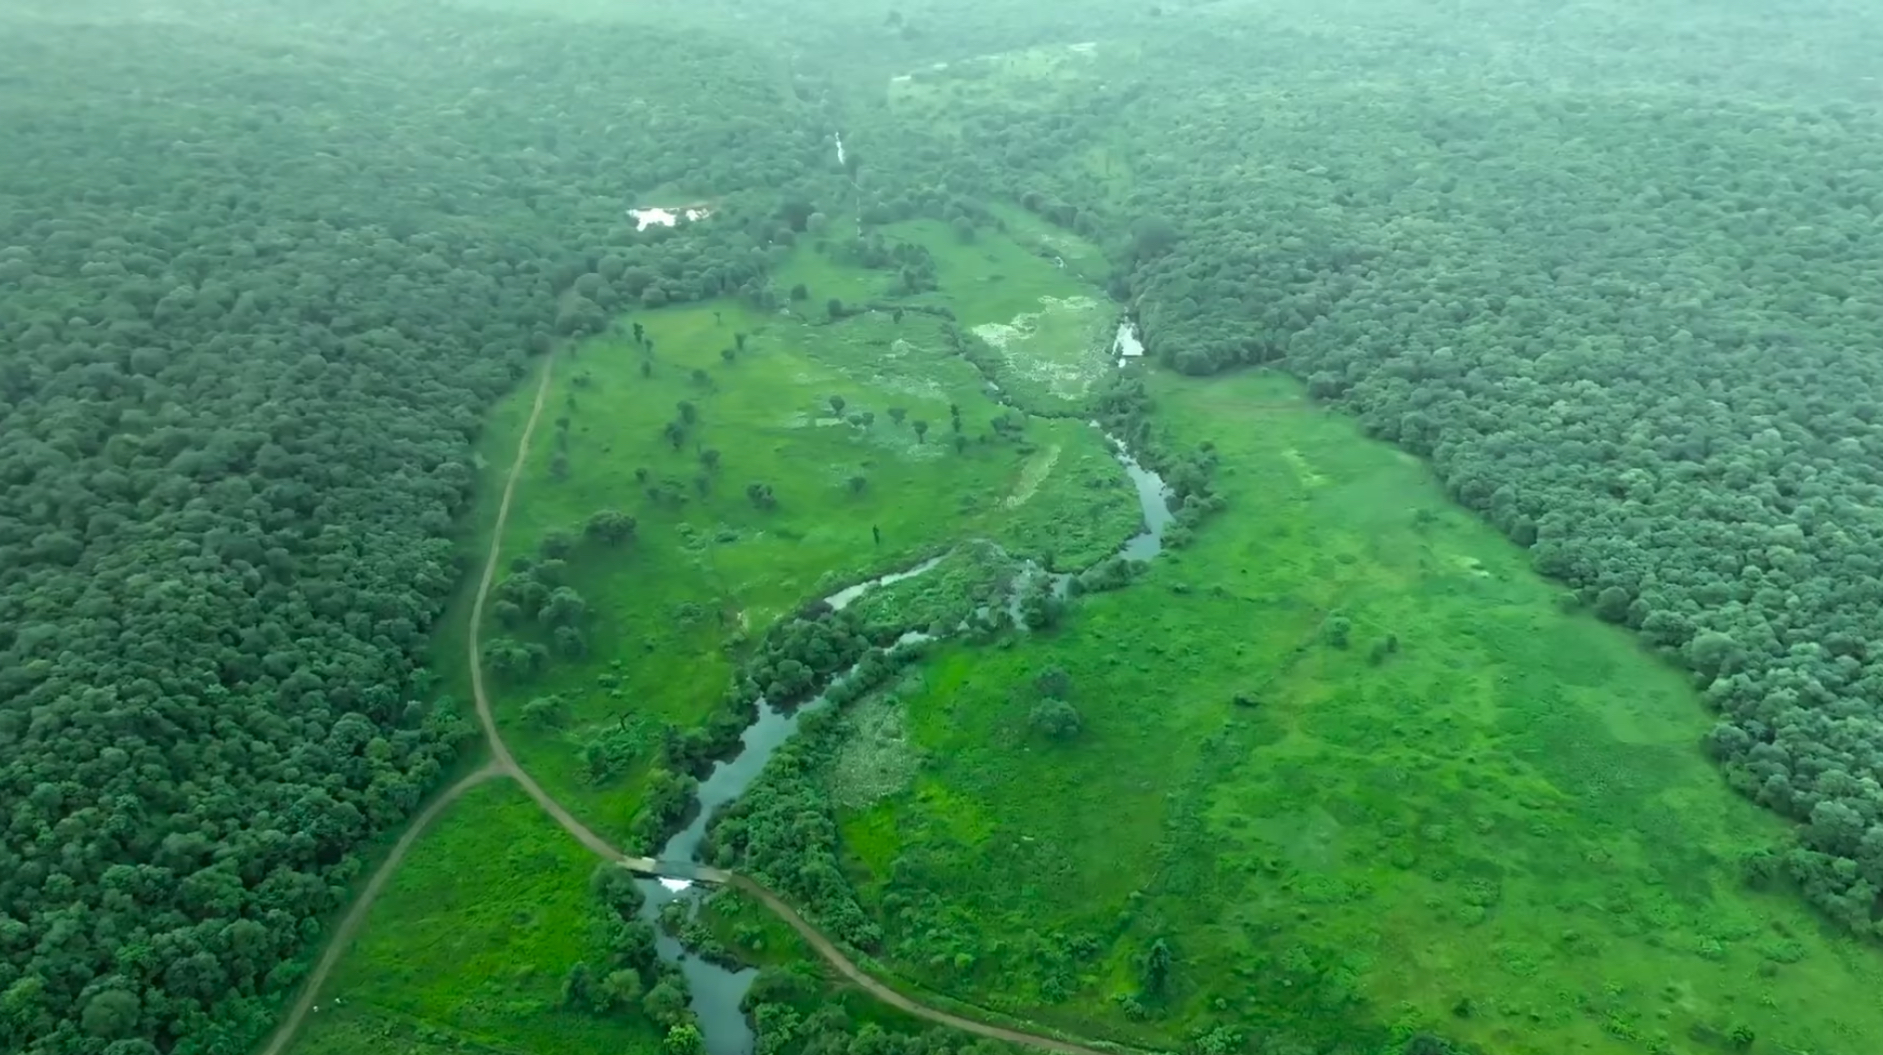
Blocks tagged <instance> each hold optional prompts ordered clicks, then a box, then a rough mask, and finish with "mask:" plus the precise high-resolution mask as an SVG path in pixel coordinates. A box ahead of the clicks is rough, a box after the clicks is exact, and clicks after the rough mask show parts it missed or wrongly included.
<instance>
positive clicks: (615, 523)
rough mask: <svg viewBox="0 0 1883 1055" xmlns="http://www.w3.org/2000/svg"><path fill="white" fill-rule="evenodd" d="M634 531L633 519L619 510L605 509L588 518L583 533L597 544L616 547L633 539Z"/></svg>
mask: <svg viewBox="0 0 1883 1055" xmlns="http://www.w3.org/2000/svg"><path fill="white" fill-rule="evenodd" d="M634 530H635V520H634V518H633V517H631V516H629V515H627V514H626V513H623V512H621V511H620V510H619V509H603V510H599V511H597V512H596V513H595V514H594V515H592V516H590V517H589V518H588V524H587V525H586V526H584V527H583V529H582V532H583V534H585V535H587V536H588V537H589V538H591V539H594V540H595V541H597V542H603V543H606V544H608V545H610V546H615V545H619V544H621V543H622V542H626V541H628V540H629V539H632V538H633V537H634Z"/></svg>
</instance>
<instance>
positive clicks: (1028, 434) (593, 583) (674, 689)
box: [490, 243, 1139, 836]
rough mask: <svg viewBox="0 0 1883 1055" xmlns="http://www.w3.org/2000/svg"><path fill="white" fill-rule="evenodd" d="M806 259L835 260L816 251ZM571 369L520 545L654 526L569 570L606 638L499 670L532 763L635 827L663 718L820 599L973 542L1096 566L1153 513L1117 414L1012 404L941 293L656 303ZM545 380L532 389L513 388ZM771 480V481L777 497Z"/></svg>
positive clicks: (726, 678) (977, 295) (1021, 264)
mask: <svg viewBox="0 0 1883 1055" xmlns="http://www.w3.org/2000/svg"><path fill="white" fill-rule="evenodd" d="M1008 244H1009V245H1011V243H1008ZM965 248H968V249H974V250H976V251H978V250H979V249H980V248H981V247H980V246H978V245H977V246H973V247H965ZM798 255H799V256H800V257H818V258H819V259H821V256H820V255H819V254H818V253H817V251H816V250H815V249H813V248H811V247H808V246H807V247H804V248H802V249H801V250H800V251H799V254H798ZM1011 255H1012V260H1011V266H1012V268H1013V269H1015V270H1018V269H1021V268H1030V269H1032V270H1033V271H1034V272H1038V273H1046V274H1047V275H1048V280H1049V281H1058V272H1057V269H1055V268H1053V267H1052V265H1051V264H1050V263H1049V262H1047V261H1044V260H1042V259H1040V258H1038V257H1036V256H1032V255H1029V254H1026V253H1024V252H1022V251H1019V250H1017V249H1014V250H1011ZM941 259H946V257H945V256H944V257H942V258H941ZM805 266H806V267H810V266H812V265H805ZM816 266H822V267H826V268H827V269H828V268H829V264H828V262H827V261H825V262H824V263H823V264H819V265H816ZM961 270H963V269H962V268H961V267H959V266H957V265H949V266H948V267H946V268H944V269H943V273H944V275H951V274H954V273H955V272H956V271H961ZM951 282H952V280H949V279H944V285H943V287H942V294H941V295H942V296H944V297H946V298H947V299H949V301H950V304H951V306H955V305H957V304H958V305H959V306H958V307H956V311H957V314H958V315H959V316H961V317H963V318H975V317H982V316H985V315H987V314H989V313H992V312H1002V311H1006V310H1007V309H1008V305H1007V304H1006V303H1004V302H993V303H992V305H991V306H990V304H989V303H988V297H986V296H985V295H984V294H985V292H986V290H985V289H983V287H978V286H968V285H967V283H966V282H965V281H961V282H952V285H951ZM1043 284H1045V283H1043V282H1039V281H1037V277H1036V281H1035V283H1034V285H1043ZM956 287H963V288H964V291H963V292H961V293H959V294H955V293H952V292H951V289H953V288H956ZM1002 295H1003V296H1011V295H1012V294H1011V293H1010V292H1008V291H1006V290H1005V289H1004V287H1003V288H1002ZM928 296H930V297H933V296H936V295H934V294H930V295H928ZM633 323H639V324H640V325H641V326H642V327H643V332H644V340H642V341H636V340H635V339H634V336H633V331H632V329H631V328H630V327H631V325H632V324H633ZM963 339H967V340H971V339H972V338H963ZM551 384H552V388H551V392H550V396H549V400H548V403H547V409H546V410H545V412H544V419H545V420H544V421H543V422H542V423H541V424H540V425H539V431H538V433H537V437H536V441H535V443H534V445H533V447H532V450H531V453H530V457H529V460H528V462H527V464H526V467H525V471H524V474H523V476H522V477H521V479H520V481H519V484H518V490H517V498H516V505H515V508H514V510H513V512H512V515H511V521H510V524H509V527H508V531H507V533H506V536H505V539H504V552H505V554H506V555H507V556H514V555H530V554H534V553H535V552H537V550H538V549H539V547H540V546H541V544H542V541H543V539H544V538H545V537H548V536H550V535H552V534H553V533H555V532H565V533H568V534H570V535H573V536H575V537H577V538H580V536H581V533H582V528H583V525H584V524H585V523H586V522H587V520H588V519H589V517H591V516H592V515H593V514H594V513H596V512H598V511H600V510H604V509H617V510H620V511H622V512H625V513H627V514H628V515H630V516H632V517H634V519H635V521H636V529H635V532H634V538H633V539H632V540H630V541H627V542H623V543H621V544H620V545H617V546H608V545H604V544H601V543H596V542H588V541H583V542H580V543H579V544H578V545H577V546H576V547H575V550H574V552H573V553H572V554H571V556H570V557H569V558H568V566H567V569H566V572H565V578H566V580H567V582H568V583H569V584H570V585H571V586H573V587H575V588H576V589H577V590H578V591H579V592H580V593H581V595H582V597H583V599H584V600H585V601H586V602H587V606H588V613H589V614H588V618H587V621H586V625H585V627H584V634H585V636H586V639H587V641H588V653H587V655H586V656H584V657H582V658H579V659H561V658H558V659H556V660H554V661H552V662H551V663H550V664H549V666H548V668H547V670H546V671H545V672H544V673H542V674H541V675H539V676H537V677H534V678H531V679H528V680H526V681H523V682H519V683H515V684H506V685H500V686H499V687H498V699H497V700H496V704H497V709H498V712H499V715H500V721H501V722H502V724H503V727H504V729H505V736H506V739H509V740H510V741H511V743H512V745H513V747H514V748H515V749H516V751H517V753H518V757H519V758H520V759H521V760H522V761H523V763H524V764H525V765H526V766H527V767H528V768H529V769H530V770H531V772H532V773H534V774H535V775H536V776H537V777H538V779H539V780H542V781H543V782H544V784H545V786H546V787H549V788H550V789H552V791H553V792H554V793H555V794H557V795H558V796H559V797H562V798H564V799H565V800H566V801H569V802H570V803H572V804H573V805H574V808H578V809H579V811H580V812H581V813H582V815H583V816H584V817H585V819H587V820H588V821H589V822H590V823H591V824H596V825H598V827H599V830H602V831H604V832H611V833H613V834H614V835H616V836H620V835H622V834H623V833H624V832H625V831H626V829H627V827H628V825H629V823H630V822H631V821H632V819H633V817H634V814H635V811H636V810H637V809H638V806H639V801H640V798H639V796H638V794H636V793H635V792H634V791H633V790H632V789H634V788H636V787H637V786H638V783H637V782H638V781H639V779H641V776H642V774H644V772H645V763H646V761H647V760H648V759H649V758H650V757H651V756H652V753H653V747H654V745H655V743H656V742H657V741H656V737H657V736H658V735H659V728H660V726H661V725H662V724H663V723H671V724H673V725H675V726H677V727H679V728H682V729H684V728H689V727H691V726H694V725H697V724H698V723H699V722H701V721H702V720H703V719H704V717H705V716H706V715H707V714H708V713H710V712H711V710H712V709H713V708H714V707H715V706H716V705H717V704H718V703H719V701H720V699H721V698H722V697H723V695H724V693H725V691H726V689H727V687H728V684H729V682H730V679H731V678H732V676H733V674H734V671H735V670H736V668H737V664H738V662H739V661H740V659H741V657H742V656H743V655H744V653H745V649H746V647H747V646H748V645H749V644H750V643H751V642H752V641H754V640H755V639H756V638H757V637H758V636H759V635H761V634H762V633H764V631H765V630H766V629H767V628H768V627H770V626H771V625H773V624H774V623H775V622H776V621H777V620H779V619H780V618H782V617H784V616H787V615H788V614H789V613H791V612H792V611H794V610H796V609H797V608H798V607H799V606H800V605H802V604H804V603H805V602H807V601H810V600H812V599H814V598H816V597H820V596H823V595H826V594H828V593H830V592H832V591H833V590H835V589H836V588H838V587H840V586H842V585H845V584H846V583H849V582H854V581H856V580H858V579H861V578H865V577H867V576H869V575H873V574H877V573H880V572H884V571H889V570H893V569H896V568H900V567H904V566H907V565H910V564H913V563H915V562H916V561H918V560H920V559H921V558H922V557H924V556H927V555H930V554H933V553H937V552H940V551H942V550H944V549H946V548H947V547H949V546H952V545H955V544H957V543H959V542H962V541H964V540H967V539H971V538H988V539H992V540H994V541H997V542H1000V543H1002V544H1003V545H1006V546H1007V547H1009V548H1010V549H1012V550H1013V551H1015V552H1016V553H1019V554H1022V555H1027V556H1033V557H1038V558H1046V559H1050V560H1051V561H1052V562H1053V563H1054V564H1055V565H1058V566H1066V567H1080V566H1084V565H1086V564H1090V563H1092V562H1094V561H1097V560H1099V559H1101V558H1102V557H1104V556H1106V555H1108V554H1109V553H1111V552H1112V551H1113V550H1114V549H1115V548H1116V546H1117V545H1118V544H1119V542H1120V541H1121V540H1123V539H1124V538H1126V537H1128V536H1129V535H1131V534H1132V533H1133V532H1134V531H1135V530H1136V527H1137V525H1138V522H1139V513H1138V510H1137V507H1136V504H1135V501H1134V499H1133V497H1132V492H1131V491H1130V490H1129V486H1128V483H1127V481H1126V480H1125V477H1124V475H1123V472H1122V470H1121V469H1120V468H1119V466H1118V465H1117V463H1116V462H1115V460H1113V459H1112V457H1111V456H1110V454H1109V453H1108V452H1107V451H1106V449H1105V446H1104V444H1103V441H1102V439H1101V437H1100V436H1099V435H1098V434H1097V432H1096V431H1095V430H1093V429H1092V428H1090V427H1089V426H1087V425H1085V424H1084V423H1083V422H1080V421H1076V420H1070V419H1043V418H1028V417H1026V416H1025V415H1021V414H1018V413H1017V412H1013V411H1011V410H1010V409H1009V408H1007V407H1005V406H1003V405H1001V404H999V403H997V402H995V401H994V399H993V398H992V397H991V396H990V394H989V391H988V389H987V386H986V383H985V380H984V378H983V377H982V376H981V375H980V373H979V372H978V371H977V369H976V368H975V367H974V366H973V365H972V364H971V363H969V362H968V361H967V360H966V359H965V358H963V357H962V355H961V354H960V352H959V351H958V350H957V345H956V343H955V339H954V338H953V337H951V335H950V332H949V324H948V323H947V322H945V321H944V320H942V319H941V318H939V317H937V316H934V315H930V314H926V313H922V312H917V311H909V312H907V313H905V314H904V315H903V316H902V317H901V318H900V319H896V318H895V317H894V316H893V315H892V314H891V313H889V312H886V311H874V312H864V313H860V314H855V315H849V316H846V317H843V318H840V319H836V320H822V319H820V320H814V321H811V320H804V319H800V318H796V317H793V316H791V315H788V314H759V313H757V312H755V311H753V310H751V309H749V308H747V307H745V306H742V305H740V304H737V303H733V302H713V303H706V304H700V305H691V306H685V307H677V308H672V309H667V310H662V311H652V312H644V313H640V314H637V315H635V316H633V317H632V322H628V321H624V322H622V323H621V324H619V325H618V326H617V327H616V333H615V334H614V335H612V336H608V337H603V338H597V339H594V340H591V341H588V342H585V343H584V344H582V345H581V346H580V347H579V348H574V349H570V350H569V351H567V352H565V353H563V355H562V357H561V358H560V360H559V362H558V364H557V369H556V374H555V376H554V378H553V379H552V382H551ZM529 398H532V393H531V392H530V391H528V390H527V387H525V388H520V389H519V390H518V392H517V394H516V395H515V396H514V397H513V399H514V401H519V402H522V401H527V400H528V399H529ZM955 411H958V412H959V421H960V427H959V430H958V435H957V429H956V427H955V425H954V420H955V419H954V412H955ZM997 419H999V422H1000V423H999V424H997ZM669 426H672V427H671V428H669ZM924 429H925V430H926V431H925V432H924V431H923V430H924ZM1003 429H1004V430H1006V431H1005V433H1004V434H1003V432H1002V430H1003ZM754 485H762V486H763V487H764V488H766V489H768V492H769V495H770V497H769V498H768V499H766V500H763V501H755V500H754V498H753V497H752V494H751V493H750V488H752V487H753V486H754ZM498 632H501V631H500V630H499V629H497V628H492V629H491V630H490V633H498ZM551 695H553V696H555V697H557V698H559V699H560V700H561V701H562V702H563V705H564V718H563V720H562V721H561V722H559V723H558V724H557V725H556V726H555V727H551V728H544V727H542V726H541V724H540V723H531V722H528V721H526V720H525V719H524V715H523V714H522V708H523V706H524V705H525V704H526V703H528V702H529V701H530V700H532V699H535V698H539V697H546V696H551ZM603 740H605V741H607V742H608V744H609V745H610V748H609V749H610V750H612V751H615V752H617V753H619V754H623V755H626V756H628V757H630V758H631V759H632V761H630V762H629V763H628V764H627V765H626V766H625V767H623V768H620V769H618V770H617V771H615V772H611V773H608V774H607V775H606V776H605V778H602V779H598V778H597V773H596V771H595V770H593V769H592V768H591V767H590V765H589V763H588V761H587V759H588V758H589V757H590V755H592V753H593V751H592V749H591V748H590V745H592V744H595V743H597V742H599V741H603Z"/></svg>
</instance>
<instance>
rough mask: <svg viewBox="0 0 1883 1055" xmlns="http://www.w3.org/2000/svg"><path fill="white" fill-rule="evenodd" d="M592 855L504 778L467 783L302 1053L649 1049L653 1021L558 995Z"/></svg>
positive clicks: (583, 911)
mask: <svg viewBox="0 0 1883 1055" xmlns="http://www.w3.org/2000/svg"><path fill="white" fill-rule="evenodd" d="M595 863H596V862H595V858H594V857H593V856H592V855H591V854H590V853H589V852H588V851H587V850H586V849H584V848H583V847H582V846H581V845H580V844H578V843H577V842H575V841H574V840H573V839H571V838H569V837H568V836H567V835H566V834H564V833H563V832H562V831H561V830H560V829H559V828H557V827H555V825H554V824H553V822H551V821H550V820H549V819H548V818H547V817H545V816H544V815H543V814H542V812H541V811H540V810H539V809H538V808H537V807H536V804H535V803H533V802H531V801H530V800H529V798H527V797H526V796H525V795H524V794H523V793H522V791H521V790H519V789H518V788H517V787H516V786H515V785H514V784H512V783H509V782H501V783H495V784H486V785H483V786H481V787H478V788H474V789H472V790H471V791H470V792H468V793H466V795H465V797H464V798H463V799H462V800H461V801H459V802H457V803H455V804H454V805H453V806H452V807H451V808H450V809H449V810H448V811H447V812H446V813H445V815H444V816H443V817H442V818H440V819H439V821H438V824H437V827H436V828H434V829H433V830H432V831H430V832H427V833H426V835H425V837H424V838H423V839H422V840H421V841H420V842H419V844H418V845H417V846H416V847H414V848H413V850H412V852H411V854H410V856H408V857H407V858H406V860H405V862H404V863H403V864H402V865H401V867H400V869H399V871H398V872H397V873H396V874H395V875H394V877H393V879H392V881H391V883H390V885H389V886H388V887H387V889H386V891H385V892H384V893H383V894H382V895H381V897H380V899H379V901H378V902H377V903H376V904H375V905H374V906H373V910H372V913H371V915H370V916H369V918H368V922H367V926H366V927H365V929H364V930H363V931H362V933H361V936H360V937H359V938H358V940H357V941H356V943H355V944H354V946H353V947H352V949H351V950H349V952H348V954H347V956H346V958H345V959H344V960H343V961H342V962H341V965H340V967H339V968H338V969H337V970H336V971H335V973H334V975H333V978H332V980H331V981H330V982H329V984H328V986H327V989H326V990H325V992H324V994H323V995H322V997H321V1008H322V1010H321V1011H320V1012H318V1013H316V1014H314V1015H312V1016H311V1017H310V1020H309V1021H310V1026H309V1028H308V1029H307V1031H306V1032H305V1033H304V1034H303V1035H302V1037H301V1039H300V1040H299V1041H297V1043H296V1046H295V1049H294V1050H295V1051H296V1053H297V1055H327V1053H330V1052H331V1053H335V1055H338V1053H341V1052H346V1053H348V1055H356V1053H362V1052H364V1053H372V1052H380V1051H384V1052H402V1053H403V1052H408V1051H421V1052H424V1051H430V1050H432V1049H434V1048H437V1049H440V1050H442V1049H443V1048H445V1047H447V1046H456V1045H458V1044H463V1045H465V1046H466V1047H468V1048H469V1049H470V1050H504V1051H516V1050H525V1051H530V1052H533V1053H535V1055H556V1053H558V1052H567V1053H569V1055H590V1053H593V1052H597V1051H611V1052H636V1051H652V1050H654V1049H655V1048H656V1047H657V1045H658V1043H659V1039H660V1030H659V1029H658V1028H657V1027H656V1026H654V1025H653V1024H652V1023H650V1022H647V1021H645V1020H642V1019H640V1018H639V1017H638V1012H630V1011H623V1012H618V1013H617V1014H616V1015H614V1016H612V1017H602V1016H598V1015H593V1014H588V1013H585V1012H577V1011H568V1010H564V1009H563V1008H562V1007H561V1006H560V1002H561V990H562V982H563V979H564V977H565V976H566V975H567V972H568V970H569V968H570V967H571V966H572V965H574V964H575V963H576V962H577V961H579V960H584V959H590V960H594V959H596V958H597V957H598V953H597V951H596V950H594V949H591V948H590V939H589V934H590V928H589V919H590V907H591V905H590V897H589V893H588V879H589V876H590V874H591V873H592V871H593V870H594V868H595Z"/></svg>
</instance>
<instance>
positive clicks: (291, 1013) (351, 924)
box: [262, 765, 504, 1055]
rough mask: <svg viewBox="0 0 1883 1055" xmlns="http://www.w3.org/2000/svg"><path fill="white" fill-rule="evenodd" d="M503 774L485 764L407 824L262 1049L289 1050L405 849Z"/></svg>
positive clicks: (274, 1053) (265, 1053)
mask: <svg viewBox="0 0 1883 1055" xmlns="http://www.w3.org/2000/svg"><path fill="white" fill-rule="evenodd" d="M503 775H504V770H503V769H501V768H499V767H497V766H495V765H488V766H485V767H484V768H482V769H480V770H478V771H477V772H475V773H472V774H471V775H470V776H468V777H465V778H464V779H463V780H460V781H458V782H457V783H456V784H453V785H451V786H450V787H449V788H446V789H445V793H444V794H442V795H440V796H438V797H437V798H436V799H434V800H432V804H431V805H429V806H427V807H425V811H424V812H423V813H420V814H419V815H418V816H417V817H415V818H413V820H412V823H411V824H409V825H407V826H406V829H405V834H404V835H401V836H399V841H398V842H396V843H393V844H392V852H391V853H389V854H387V855H386V859H385V860H384V861H381V862H380V863H379V868H378V869H377V870H376V871H374V872H373V877H372V878H371V879H368V880H367V881H366V889H365V890H362V891H360V896H359V897H357V898H354V899H353V907H352V908H350V909H348V910H347V914H346V917H345V918H344V919H342V920H341V921H340V927H339V929H338V930H335V931H334V932H333V937H331V938H329V939H327V947H326V948H325V949H324V950H322V951H321V954H320V962H319V963H317V964H315V965H314V971H313V973H312V974H309V975H308V976H307V981H306V983H305V984H303V985H302V986H301V995H300V996H298V997H296V998H295V1000H294V1006H293V1007H292V1008H289V1009H288V1017H286V1018H284V1019H282V1020H281V1025H280V1026H278V1027H276V1028H275V1032H274V1035H273V1036H270V1037H269V1038H268V1046H267V1047H265V1048H263V1049H262V1055H281V1053H282V1052H283V1051H286V1050H287V1048H288V1042H289V1041H291V1040H293V1039H294V1035H295V1034H296V1033H299V1032H300V1031H301V1022H302V1020H304V1019H305V1018H307V1014H308V1012H310V1011H312V1010H313V1009H314V1001H315V1000H316V999H318V998H319V996H320V987H321V986H323V985H325V984H327V976H328V975H329V974H332V973H333V969H334V967H335V966H336V965H338V964H339V963H340V954H341V953H344V952H346V950H347V946H348V945H350V944H352V942H353V936H354V935H355V934H357V933H359V929H360V926H361V924H364V923H365V922H366V913H367V910H369V909H371V908H372V907H373V902H374V901H376V900H378V898H379V894H380V891H382V890H384V889H385V888H386V881H387V880H389V879H391V878H392V873H393V872H394V871H395V870H397V869H398V867H399V862H400V861H403V860H404V859H405V852H406V851H407V850H410V849H411V848H412V844H413V843H415V842H418V837H419V836H420V835H423V834H424V833H425V829H427V828H429V827H431V823H432V822H433V821H435V820H437V819H438V815H439V814H441V813H443V812H444V811H445V807H446V806H449V805H451V804H452V803H454V802H456V801H458V799H459V798H461V797H462V796H463V795H464V793H465V792H467V791H469V790H471V789H472V788H474V787H476V786H477V785H479V784H482V783H483V782H484V781H486V780H490V779H492V778H493V777H500V776H503Z"/></svg>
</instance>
